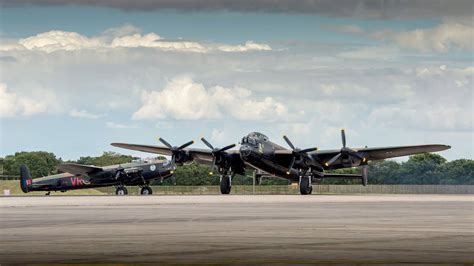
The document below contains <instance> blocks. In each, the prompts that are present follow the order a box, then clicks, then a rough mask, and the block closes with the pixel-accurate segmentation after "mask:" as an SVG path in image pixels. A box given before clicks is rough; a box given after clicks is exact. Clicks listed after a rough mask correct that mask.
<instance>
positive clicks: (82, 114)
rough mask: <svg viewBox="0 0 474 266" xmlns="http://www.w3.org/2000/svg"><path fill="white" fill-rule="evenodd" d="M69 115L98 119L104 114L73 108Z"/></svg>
mask: <svg viewBox="0 0 474 266" xmlns="http://www.w3.org/2000/svg"><path fill="white" fill-rule="evenodd" d="M69 115H70V116H72V117H77V118H86V119H97V118H99V117H101V116H102V115H98V114H93V113H90V112H88V111H86V110H77V109H72V110H71V111H70V112H69Z"/></svg>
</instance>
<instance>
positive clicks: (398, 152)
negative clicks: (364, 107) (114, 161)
mask: <svg viewBox="0 0 474 266" xmlns="http://www.w3.org/2000/svg"><path fill="white" fill-rule="evenodd" d="M283 139H284V140H285V142H286V143H287V144H288V146H289V147H290V149H287V148H285V147H283V146H280V145H278V144H276V143H274V142H272V141H270V139H269V138H268V137H267V136H265V135H264V134H262V133H259V132H252V133H249V134H248V135H246V136H244V137H243V138H242V140H241V142H240V148H239V149H232V148H234V147H235V146H236V144H231V145H228V146H225V147H223V148H217V147H214V146H213V145H211V143H209V142H208V141H207V140H206V139H205V138H201V140H202V142H204V144H205V145H206V146H207V147H209V149H210V150H208V149H198V148H187V147H188V146H189V145H191V144H193V141H190V142H188V143H186V144H183V145H181V146H179V147H178V146H172V145H171V144H169V143H168V142H167V141H165V140H164V139H162V138H158V140H159V141H160V142H161V143H163V144H164V145H165V146H153V145H140V144H127V143H112V144H111V145H112V146H115V147H120V148H125V149H130V150H137V151H143V152H149V153H155V154H161V155H168V156H171V163H172V164H173V165H175V164H178V165H181V164H185V163H190V162H193V161H195V162H197V163H201V164H208V165H211V174H213V171H214V170H217V172H218V173H219V175H220V190H221V193H222V194H229V193H230V191H231V187H232V178H233V176H234V175H235V174H240V175H245V170H246V169H253V170H255V171H256V173H257V175H256V177H257V179H258V178H259V177H261V176H262V175H265V176H273V177H280V178H286V179H289V180H291V181H293V182H298V184H299V190H300V193H301V194H303V195H307V194H311V192H312V190H313V188H312V184H313V183H319V182H321V181H322V180H323V179H324V178H343V179H360V180H361V181H362V184H363V185H364V186H366V185H367V183H368V181H367V178H368V169H367V164H368V163H369V162H370V161H374V160H383V159H387V158H394V157H400V156H407V155H413V154H418V153H426V152H438V151H443V150H447V149H449V148H451V147H450V146H447V145H439V144H432V145H415V146H396V147H379V148H367V147H365V148H349V147H347V146H346V135H345V131H344V130H341V139H342V147H341V148H340V149H334V150H318V149H317V148H316V147H310V148H306V149H300V148H297V147H295V146H294V145H293V143H292V142H291V141H290V139H289V138H288V137H287V136H283ZM359 166H360V167H361V168H362V171H361V174H359V175H357V174H356V175H353V174H332V173H327V172H326V171H328V170H334V169H340V168H351V167H359Z"/></svg>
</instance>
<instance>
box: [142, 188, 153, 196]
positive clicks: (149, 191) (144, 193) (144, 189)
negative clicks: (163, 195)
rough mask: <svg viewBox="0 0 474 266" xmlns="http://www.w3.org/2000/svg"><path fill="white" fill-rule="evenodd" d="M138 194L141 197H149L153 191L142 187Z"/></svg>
mask: <svg viewBox="0 0 474 266" xmlns="http://www.w3.org/2000/svg"><path fill="white" fill-rule="evenodd" d="M140 194H141V195H143V196H147V195H151V194H153V190H152V189H151V187H142V189H141V190H140Z"/></svg>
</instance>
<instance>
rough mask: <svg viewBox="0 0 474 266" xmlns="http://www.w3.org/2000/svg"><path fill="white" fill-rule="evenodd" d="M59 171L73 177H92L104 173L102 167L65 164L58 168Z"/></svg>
mask: <svg viewBox="0 0 474 266" xmlns="http://www.w3.org/2000/svg"><path fill="white" fill-rule="evenodd" d="M58 169H59V170H61V171H63V172H67V173H70V174H73V175H90V174H92V173H96V172H99V171H103V169H102V167H97V166H93V165H83V164H76V163H64V164H61V165H60V166H58Z"/></svg>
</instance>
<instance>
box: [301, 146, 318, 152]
mask: <svg viewBox="0 0 474 266" xmlns="http://www.w3.org/2000/svg"><path fill="white" fill-rule="evenodd" d="M317 150H318V148H317V147H314V148H308V149H304V150H301V151H300V153H308V152H312V151H317Z"/></svg>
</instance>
